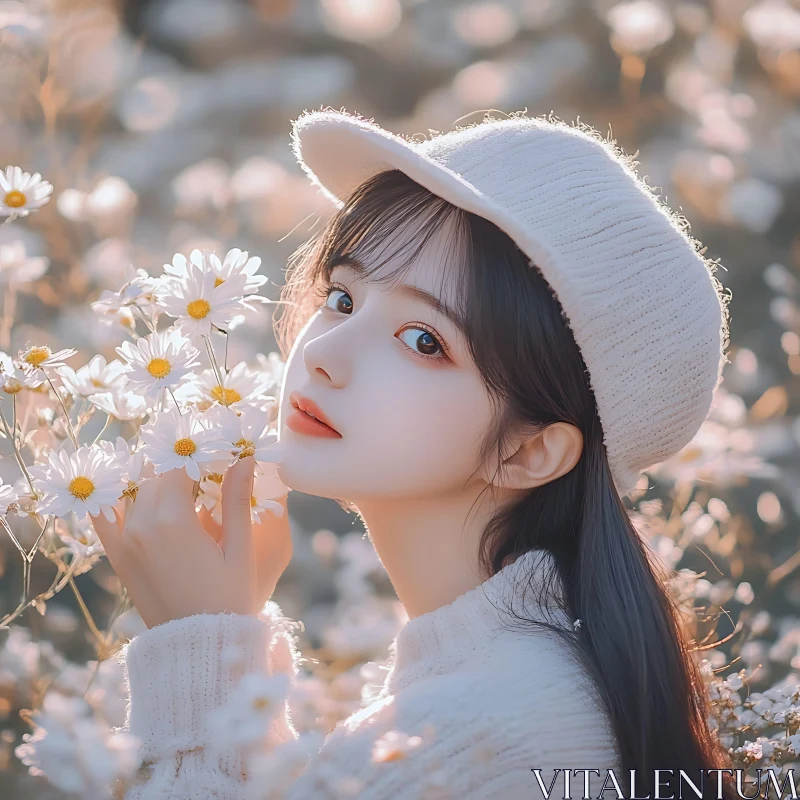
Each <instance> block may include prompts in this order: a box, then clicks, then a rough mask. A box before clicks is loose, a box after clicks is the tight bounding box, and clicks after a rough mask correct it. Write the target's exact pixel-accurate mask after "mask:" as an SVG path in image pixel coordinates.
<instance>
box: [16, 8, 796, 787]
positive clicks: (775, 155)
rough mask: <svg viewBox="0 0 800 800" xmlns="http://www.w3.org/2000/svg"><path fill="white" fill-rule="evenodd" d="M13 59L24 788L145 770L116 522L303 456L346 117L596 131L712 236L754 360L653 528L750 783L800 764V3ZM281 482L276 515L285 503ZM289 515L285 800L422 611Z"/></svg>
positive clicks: (268, 690) (535, 15)
mask: <svg viewBox="0 0 800 800" xmlns="http://www.w3.org/2000/svg"><path fill="white" fill-rule="evenodd" d="M0 67H1V69H0V87H1V88H0V93H1V95H0V96H2V103H0V170H3V171H2V172H0V309H2V311H0V315H1V316H0V410H2V417H0V481H1V482H0V514H2V516H0V623H2V626H0V797H2V798H6V797H9V798H15V799H16V798H19V800H45V798H47V799H48V800H49V799H50V798H53V800H55V799H56V798H101V797H110V796H111V794H110V793H109V792H108V791H107V790H106V788H105V787H107V786H109V785H110V784H112V783H113V782H114V781H115V780H116V779H117V778H121V779H123V780H126V779H129V778H130V776H131V775H133V774H134V772H135V771H136V769H137V767H138V761H137V750H136V744H137V743H136V742H135V741H133V740H131V739H130V738H128V737H126V736H124V735H121V734H119V733H115V732H114V728H116V727H118V726H121V725H122V724H123V722H124V715H125V695H124V693H123V690H122V689H123V682H122V681H123V676H122V671H121V667H120V666H119V664H118V663H117V661H116V659H115V657H114V656H115V654H116V653H117V651H118V650H119V648H120V646H121V645H122V644H123V643H124V642H125V641H127V640H128V638H130V637H131V636H133V635H135V634H136V633H137V632H138V631H139V630H141V629H142V627H143V623H142V621H141V619H140V618H139V616H138V614H137V613H136V611H135V609H133V608H131V606H130V603H129V601H127V598H126V597H125V594H124V592H123V591H122V590H121V586H120V583H119V581H118V580H117V578H116V577H115V575H114V573H113V571H112V570H111V569H110V567H109V565H108V563H107V561H106V559H105V558H104V555H103V549H102V545H101V544H100V542H99V541H98V539H97V537H96V535H95V534H94V531H93V528H92V525H91V522H90V519H89V517H88V516H87V515H86V514H87V512H91V513H97V512H98V510H101V511H102V510H105V511H106V512H108V513H113V512H110V509H111V507H112V506H113V504H114V503H115V502H116V499H117V498H118V497H120V495H121V494H123V493H129V494H130V493H135V491H136V488H137V485H138V483H139V482H140V481H141V480H146V479H147V478H148V477H150V476H152V475H153V474H154V471H164V470H167V469H173V468H184V467H185V468H186V470H187V472H188V473H189V474H190V475H195V476H196V479H199V478H202V480H201V481H200V495H199V497H198V502H199V503H202V504H203V506H204V507H205V508H206V509H208V510H209V511H210V512H211V513H212V514H216V513H217V509H218V501H219V494H220V486H219V482H220V480H221V474H222V473H224V471H225V469H226V468H227V466H228V464H230V463H232V461H235V459H237V458H238V457H240V456H245V455H255V456H256V460H257V461H259V454H260V453H261V452H263V451H262V450H260V448H263V447H266V445H267V444H268V443H269V442H270V441H271V440H272V438H274V429H273V427H272V423H274V415H273V414H272V413H271V411H272V410H274V409H275V405H276V404H275V399H276V397H277V393H278V390H279V386H280V380H281V371H282V368H283V361H282V359H281V356H280V355H279V353H278V352H277V345H276V342H275V338H274V336H273V333H272V329H271V322H272V311H273V309H274V308H275V305H274V301H275V300H276V299H277V297H278V291H279V287H280V286H281V285H282V283H283V271H284V269H285V267H286V263H287V258H288V257H289V255H290V254H291V253H292V252H293V250H294V249H295V248H296V247H298V246H299V245H300V244H301V243H302V242H303V241H304V240H305V239H306V238H307V237H308V236H310V235H312V234H313V233H314V232H315V231H316V230H318V228H319V226H320V224H321V222H322V221H323V220H324V219H325V217H326V216H327V215H328V214H329V213H330V212H331V208H330V207H329V205H328V204H327V201H324V200H323V198H321V197H320V196H319V195H318V193H317V191H316V190H315V189H314V188H313V187H312V186H311V185H310V184H309V182H308V180H307V178H306V177H305V176H304V175H303V173H302V171H301V170H300V168H299V167H298V166H297V164H296V163H295V162H294V158H293V156H292V153H291V151H290V147H289V131H290V121H291V120H292V119H293V118H295V117H296V116H298V115H299V113H300V112H301V111H302V110H304V109H310V108H315V107H325V106H331V107H334V108H342V107H344V108H346V109H347V110H349V111H357V112H358V113H360V114H361V115H363V116H365V117H374V118H375V119H376V121H378V122H379V123H380V124H381V125H382V126H384V127H386V128H388V129H391V130H394V131H397V132H398V133H404V134H417V135H419V136H420V137H424V136H426V135H427V134H428V133H430V132H431V131H440V130H447V129H449V128H450V127H452V126H454V125H456V124H460V123H466V122H473V121H477V120H479V119H480V118H481V116H482V115H483V112H484V111H487V110H493V112H494V113H495V114H496V115H502V114H503V113H511V112H512V111H517V110H520V109H527V113H528V114H529V115H531V116H533V115H539V114H547V113H549V112H550V111H551V110H552V111H553V112H554V113H555V114H556V115H557V116H558V117H560V118H562V119H565V120H568V121H572V120H575V119H578V118H580V120H581V121H582V122H586V123H589V124H591V125H593V126H594V127H596V128H598V129H599V130H600V131H601V132H602V133H603V134H606V133H608V134H609V135H610V136H612V137H613V138H614V139H616V140H617V142H618V143H619V144H620V145H622V146H623V147H624V148H625V149H626V150H627V151H628V152H630V153H637V155H636V158H637V160H638V161H639V164H640V166H639V171H640V172H641V174H643V175H646V176H647V180H648V182H649V183H650V184H651V185H652V186H655V187H658V188H659V191H660V193H661V194H662V195H663V196H664V197H665V198H666V199H667V201H668V202H669V203H670V205H672V206H673V207H675V208H676V209H679V210H681V211H682V212H683V213H684V214H685V215H686V217H687V218H688V219H689V220H690V221H691V223H692V233H693V234H694V235H695V236H696V237H697V238H699V239H700V240H701V241H703V242H704V243H705V244H706V246H707V251H706V255H708V256H710V257H712V258H714V259H718V260H719V262H720V264H721V265H722V266H723V267H724V269H722V270H720V271H719V273H718V277H719V279H720V280H721V281H722V283H723V284H724V285H725V287H727V288H728V289H729V290H730V291H731V293H732V300H731V304H730V313H731V347H730V350H729V359H730V362H729V363H728V364H727V365H726V368H725V379H724V382H723V384H722V388H721V389H720V391H719V392H718V395H717V398H716V400H715V404H714V407H713V409H712V412H711V414H710V415H709V418H708V419H707V421H706V422H705V423H704V425H703V427H702V428H701V430H700V432H699V433H698V435H697V436H696V437H695V439H694V441H693V442H692V443H691V444H690V445H688V446H687V447H686V448H684V450H683V451H682V452H681V453H680V454H678V455H677V456H676V457H674V458H672V459H670V460H669V461H668V462H665V463H663V464H661V465H659V466H658V467H656V468H654V469H652V470H651V471H650V472H649V473H648V474H647V475H645V476H643V477H642V479H641V481H640V484H639V486H638V488H637V490H636V492H635V493H634V495H633V496H632V497H631V500H630V503H629V505H630V507H631V509H632V514H633V515H634V520H635V522H636V525H637V528H638V529H639V530H640V531H641V533H642V535H643V536H644V537H645V538H646V540H647V541H648V543H649V544H650V546H651V547H652V548H653V550H654V551H655V552H656V553H657V554H658V556H659V557H660V558H661V559H662V560H663V561H664V562H665V563H666V564H667V565H668V566H669V567H670V568H672V569H674V570H676V572H675V578H674V579H673V581H672V589H673V592H674V595H675V597H676V599H678V600H679V602H680V603H681V605H682V608H683V609H684V611H685V616H686V620H687V624H688V625H690V626H691V628H692V630H693V631H694V634H695V637H696V639H697V641H698V642H699V643H700V644H701V647H702V648H703V650H702V653H701V657H702V658H703V659H705V662H706V677H707V680H708V685H709V691H710V692H711V693H712V697H713V698H714V708H715V725H716V726H718V727H719V729H720V732H721V735H722V736H723V738H724V741H725V743H726V745H727V746H729V747H730V748H731V750H732V752H733V753H734V759H735V763H736V766H741V767H745V768H747V769H748V771H749V774H752V776H753V778H755V776H756V770H757V769H758V768H764V767H780V768H782V769H783V768H786V767H789V766H794V767H795V768H797V767H800V677H799V676H800V525H798V522H799V520H800V0H760V1H759V0H683V1H682V0H671V1H670V2H666V0H665V1H664V2H658V0H630V1H628V2H617V1H616V0H502V1H501V0H497V1H495V2H490V1H488V0H487V1H485V2H451V1H450V0H438V1H436V0H415V1H412V0H408V1H406V2H400V0H370V2H369V3H364V2H359V0H250V2H245V1H244V0H242V1H241V2H239V1H234V0H191V2H190V0H159V1H158V2H156V1H155V0H150V1H149V2H138V3H132V2H128V3H123V2H100V0H74V1H73V2H69V3H67V2H64V1H63V0H61V1H60V2H59V0H30V1H29V2H12V1H11V0H2V1H0ZM6 165H8V168H6V169H4V168H5V167H6ZM265 412H267V413H266V414H265ZM265 419H266V420H269V424H267V423H265V422H264V420H265ZM137 433H139V441H140V442H141V443H142V444H143V449H142V450H136V451H132V449H131V446H130V445H131V444H132V443H133V442H134V441H135V440H136V439H137V436H136V434H137ZM178 445H180V447H178ZM176 453H177V456H176ZM261 467H262V471H261V475H260V476H259V479H258V480H257V482H256V488H255V494H254V504H253V514H254V516H255V517H257V516H258V515H260V514H269V513H277V508H279V507H280V504H279V503H276V502H275V499H274V498H276V497H277V496H279V495H280V493H281V491H282V490H283V489H282V487H281V486H280V482H279V481H277V479H276V477H275V476H274V474H271V472H270V469H269V464H268V463H261ZM73 512H75V513H73ZM289 513H290V516H291V518H292V531H293V537H294V556H293V560H292V563H291V565H290V566H289V568H288V570H287V571H286V573H285V575H284V577H283V578H282V579H281V582H280V584H279V586H278V589H277V592H276V594H275V600H276V601H277V602H278V603H279V604H280V606H281V608H282V610H283V611H284V613H286V614H287V615H288V616H289V617H291V618H293V619H295V620H302V623H303V624H302V626H298V628H297V630H296V633H297V635H298V636H299V639H300V649H301V651H302V653H303V655H304V656H305V658H306V660H305V662H304V664H303V672H302V674H301V676H300V680H299V683H298V686H297V689H296V690H294V691H293V692H292V693H291V694H290V695H289V702H290V706H291V709H292V713H293V719H294V722H295V725H296V726H297V728H298V730H300V731H301V732H303V733H304V738H302V739H301V740H300V742H299V744H297V743H296V744H295V745H294V750H293V751H292V752H289V751H286V752H284V753H282V754H281V758H280V759H279V761H280V765H278V764H276V763H275V762H273V761H268V760H266V759H265V760H264V761H263V763H260V764H258V765H256V772H257V774H260V775H262V776H271V777H270V780H265V781H264V782H262V784H261V785H262V786H266V785H270V786H272V787H273V791H272V793H271V794H269V795H267V794H265V793H264V792H262V794H261V795H258V800H265V798H266V797H267V796H269V797H278V796H280V795H279V786H280V780H278V779H277V778H276V772H275V771H276V770H281V771H282V775H283V776H284V777H286V776H289V777H290V773H291V770H292V769H293V768H294V767H295V765H296V764H301V763H302V758H303V756H304V752H303V751H304V748H307V750H308V751H311V750H312V749H313V745H314V743H315V742H318V741H319V739H320V737H323V736H324V735H325V734H326V733H327V732H328V731H329V730H330V729H331V728H332V727H333V726H334V725H335V723H336V722H337V721H338V720H340V719H342V718H344V717H346V716H347V715H349V714H350V713H351V712H352V711H353V710H354V709H355V708H357V707H358V705H359V704H360V702H361V701H362V699H363V700H369V699H370V698H371V697H372V696H373V692H374V691H375V687H376V686H378V685H379V684H380V683H381V681H382V676H383V673H384V670H385V668H386V665H387V658H388V652H387V647H388V645H389V644H390V642H391V641H392V639H393V637H394V635H395V634H396V633H397V631H398V630H399V628H400V626H401V625H402V624H403V622H404V621H405V619H406V617H405V612H404V610H403V608H402V606H401V605H400V603H399V601H398V600H397V599H396V597H395V595H394V593H393V591H392V589H391V585H390V583H389V581H388V579H387V576H386V574H385V571H384V570H383V568H382V566H381V564H380V562H379V561H378V559H377V557H376V556H375V554H374V551H373V549H372V546H371V545H370V543H369V541H368V540H367V539H365V538H364V535H363V531H362V529H361V528H360V527H359V525H358V522H357V521H356V520H355V518H354V517H353V516H352V515H349V514H346V513H345V512H344V511H343V510H342V509H341V508H340V506H339V505H338V504H336V503H335V502H334V501H330V500H324V499H320V498H314V497H309V496H306V495H302V494H300V493H297V492H292V493H290V495H289ZM285 689H286V687H285V686H284V685H282V684H280V682H273V683H268V682H261V683H259V682H258V681H251V682H250V683H248V684H245V685H243V686H242V687H241V692H240V693H239V694H238V695H237V696H236V697H234V698H232V704H231V708H230V709H229V710H228V714H227V716H225V717H224V718H222V719H221V720H220V730H228V731H229V732H233V731H238V732H240V733H241V732H242V731H248V730H253V731H258V729H259V724H260V723H259V719H258V715H257V712H255V711H254V710H253V709H254V708H259V707H263V706H264V703H259V702H255V701H256V700H264V699H265V698H267V699H268V698H270V697H273V696H276V695H280V693H281V692H284V691H285ZM267 705H268V703H267ZM248 714H249V715H250V716H248ZM254 714H255V716H253V715H254ZM248 725H249V726H250V727H248ZM226 726H227V727H226ZM242 735H245V734H242ZM415 746H416V743H415V742H413V741H411V740H409V739H408V738H406V739H404V738H403V736H402V732H400V733H398V735H397V736H396V737H394V738H392V739H391V740H387V741H385V742H382V743H381V746H380V747H379V748H376V751H375V753H374V757H375V758H376V759H386V760H391V759H398V758H403V757H404V755H405V754H406V753H407V752H409V751H410V750H411V749H413V748H414V747H415ZM259 770H260V772H259ZM287 779H288V778H287ZM438 791H439V793H438V794H435V795H434V794H433V793H431V797H434V796H436V797H440V798H444V797H447V796H448V795H447V792H446V787H438ZM255 798H256V795H254V800H255Z"/></svg>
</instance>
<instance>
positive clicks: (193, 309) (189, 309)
mask: <svg viewBox="0 0 800 800" xmlns="http://www.w3.org/2000/svg"><path fill="white" fill-rule="evenodd" d="M209 311H211V303H209V302H208V300H203V299H202V298H201V299H200V300H192V302H191V303H189V305H188V306H186V313H187V314H188V315H189V316H190V317H191V318H192V319H203V318H204V317H207V316H208V312H209Z"/></svg>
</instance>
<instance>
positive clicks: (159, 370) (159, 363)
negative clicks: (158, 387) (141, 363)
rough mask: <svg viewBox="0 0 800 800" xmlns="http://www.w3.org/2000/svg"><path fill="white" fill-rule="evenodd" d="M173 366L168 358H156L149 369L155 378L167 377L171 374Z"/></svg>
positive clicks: (149, 365) (148, 366)
mask: <svg viewBox="0 0 800 800" xmlns="http://www.w3.org/2000/svg"><path fill="white" fill-rule="evenodd" d="M171 370H172V367H171V366H170V363H169V361H167V359H166V358H154V359H153V360H152V361H151V362H150V363H149V364H148V365H147V371H148V372H149V373H150V374H151V375H152V376H153V377H154V378H166V377H167V375H169V373H170V371H171Z"/></svg>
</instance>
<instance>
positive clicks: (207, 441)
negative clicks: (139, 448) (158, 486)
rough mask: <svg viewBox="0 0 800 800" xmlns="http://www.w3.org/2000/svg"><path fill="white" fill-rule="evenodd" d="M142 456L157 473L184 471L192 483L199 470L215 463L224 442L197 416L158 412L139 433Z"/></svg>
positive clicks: (170, 410)
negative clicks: (142, 443)
mask: <svg viewBox="0 0 800 800" xmlns="http://www.w3.org/2000/svg"><path fill="white" fill-rule="evenodd" d="M139 435H140V436H141V438H142V441H143V442H144V444H145V455H146V456H147V458H148V459H149V460H150V461H151V462H152V463H153V466H154V467H155V471H156V474H158V475H160V474H162V473H164V472H169V471H170V470H173V469H185V470H186V473H187V475H189V477H190V478H192V479H193V480H196V481H199V480H200V467H201V465H202V464H205V463H206V462H209V461H214V460H218V459H219V456H220V452H222V451H224V450H225V449H226V442H224V441H223V440H221V439H220V438H219V435H218V434H217V432H216V431H213V430H211V427H210V425H209V423H208V422H207V421H205V420H203V419H201V418H200V417H198V416H197V415H196V414H194V413H192V412H189V413H186V414H180V413H178V411H177V410H175V409H169V410H168V411H161V412H159V413H157V414H156V416H155V419H154V420H153V421H152V422H148V423H147V425H144V426H143V427H142V428H141V430H140V431H139Z"/></svg>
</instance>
